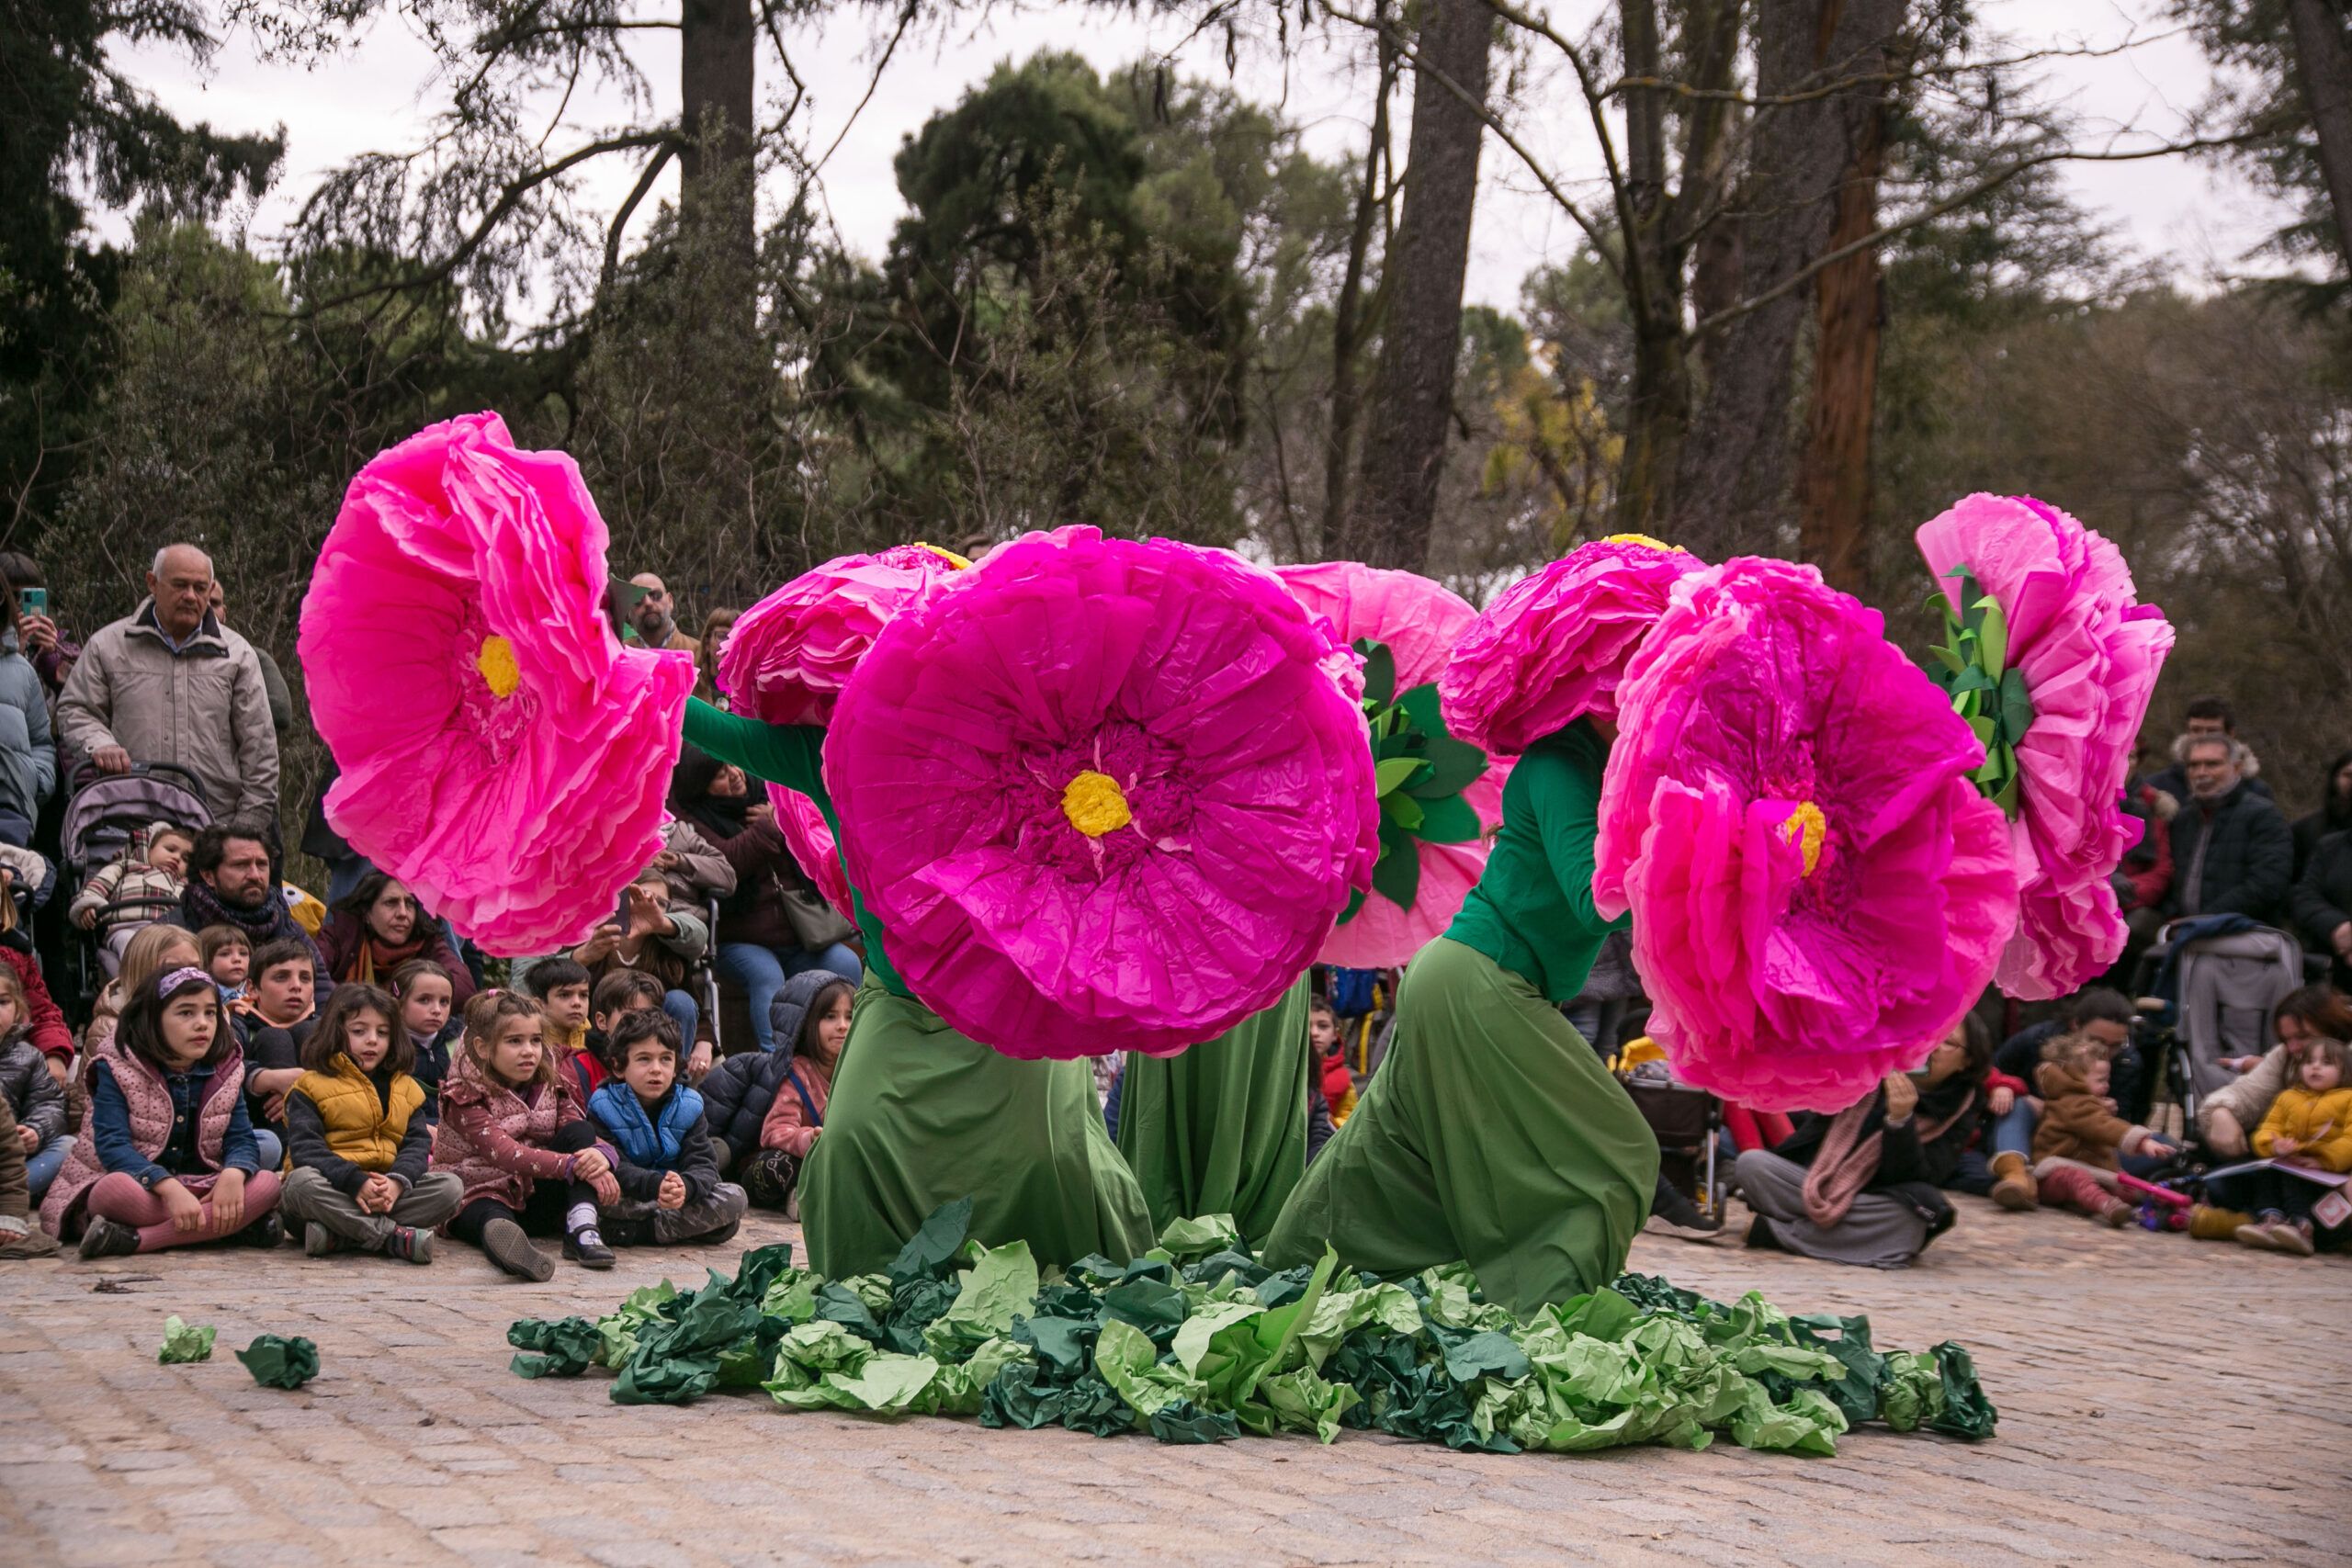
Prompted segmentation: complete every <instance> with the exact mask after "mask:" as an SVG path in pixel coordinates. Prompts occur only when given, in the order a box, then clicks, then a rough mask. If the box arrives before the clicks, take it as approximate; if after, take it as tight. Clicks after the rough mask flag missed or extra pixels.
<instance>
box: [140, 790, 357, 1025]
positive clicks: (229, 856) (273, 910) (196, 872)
mask: <svg viewBox="0 0 2352 1568" xmlns="http://www.w3.org/2000/svg"><path fill="white" fill-rule="evenodd" d="M267 832H268V829H266V828H265V827H263V826H262V824H260V823H259V822H255V821H252V820H249V819H246V818H234V817H232V818H229V819H228V820H226V821H222V822H215V823H214V824H213V825H212V826H211V827H209V828H207V829H204V831H203V832H201V833H198V835H197V836H196V850H195V852H193V853H192V854H190V855H189V856H188V865H187V891H186V892H185V893H183V894H181V895H180V907H179V912H178V913H177V914H174V915H168V916H166V917H164V919H166V920H167V921H168V922H169V923H170V924H172V925H175V926H185V927H187V929H188V930H189V931H202V930H204V928H205V927H207V926H221V925H227V926H235V927H236V928H237V929H238V930H240V931H243V932H244V933H245V934H246V935H247V936H249V937H251V938H252V939H253V944H254V952H256V953H258V952H260V951H261V950H262V948H263V947H264V946H266V944H268V943H270V942H277V941H281V940H284V939H288V938H291V939H293V940H295V941H299V942H301V943H302V945H303V946H305V947H307V948H309V949H310V950H311V968H312V969H313V971H315V973H316V975H317V987H318V988H317V991H316V992H315V993H314V998H313V999H314V1000H315V1002H316V1003H317V1005H319V1006H321V1007H323V1006H325V1005H326V998H327V996H328V994H329V993H331V992H332V991H333V990H334V976H331V975H329V974H328V972H327V964H326V960H325V959H324V958H323V957H322V956H321V955H320V953H319V944H318V943H317V942H312V941H311V933H310V932H308V931H304V930H303V929H302V928H301V926H300V924H299V923H298V922H297V921H296V920H295V919H294V915H293V911H291V910H290V909H288V908H287V907H286V900H285V899H284V898H283V897H279V895H278V891H277V878H275V877H274V876H272V875H271V874H270V865H269V841H268V839H267V837H266V835H267Z"/></svg>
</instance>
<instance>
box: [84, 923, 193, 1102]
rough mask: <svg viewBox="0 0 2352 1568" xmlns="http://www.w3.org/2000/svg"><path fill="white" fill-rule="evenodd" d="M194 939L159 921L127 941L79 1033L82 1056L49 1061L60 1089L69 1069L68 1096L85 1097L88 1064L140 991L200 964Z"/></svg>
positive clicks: (182, 931)
mask: <svg viewBox="0 0 2352 1568" xmlns="http://www.w3.org/2000/svg"><path fill="white" fill-rule="evenodd" d="M202 962H203V961H202V960H201V959H200V958H199V957H198V950H197V945H196V938H195V936H194V935H193V934H192V933H190V932H189V931H187V929H186V928H185V927H181V926H169V925H164V924H163V923H162V922H160V921H158V922H157V923H156V924H154V925H152V926H149V927H148V928H147V929H146V930H145V931H141V932H140V933H139V934H138V935H137V936H135V937H132V938H131V939H130V946H128V947H126V948H124V949H123V950H122V970H121V972H120V973H119V974H118V975H116V976H115V977H114V978H113V979H111V980H109V981H107V983H106V985H105V986H104V987H101V988H100V990H99V991H98V1000H97V1005H96V1007H95V1008H93V1009H92V1010H91V1013H90V1026H89V1027H88V1028H87V1029H85V1030H84V1031H83V1032H82V1050H81V1054H80V1055H78V1056H76V1057H74V1058H71V1059H69V1060H68V1061H66V1062H63V1063H61V1062H60V1061H59V1060H58V1059H57V1057H56V1056H54V1055H51V1057H50V1072H51V1074H52V1075H55V1076H56V1077H58V1082H59V1087H61V1088H64V1087H65V1085H66V1082H67V1077H66V1074H65V1072H64V1071H63V1070H62V1069H65V1068H70V1069H71V1071H72V1074H73V1076H74V1088H72V1089H67V1093H69V1094H79V1095H81V1096H83V1097H85V1098H86V1097H87V1095H88V1094H89V1089H90V1086H89V1071H90V1064H91V1063H92V1062H94V1061H96V1059H97V1057H98V1054H99V1053H100V1052H101V1051H102V1050H103V1049H104V1048H105V1046H106V1043H107V1041H109V1040H112V1039H113V1038H114V1031H115V1025H116V1024H118V1023H119V1022H120V1021H121V1020H122V1010H123V1009H124V1008H126V1007H128V1006H130V998H132V997H134V996H136V995H138V994H139V987H141V986H143V985H145V984H146V983H147V982H148V981H150V980H152V979H153V978H154V977H155V976H158V975H161V974H163V973H164V971H165V970H167V969H179V968H183V967H187V966H189V965H195V964H201V963H202Z"/></svg>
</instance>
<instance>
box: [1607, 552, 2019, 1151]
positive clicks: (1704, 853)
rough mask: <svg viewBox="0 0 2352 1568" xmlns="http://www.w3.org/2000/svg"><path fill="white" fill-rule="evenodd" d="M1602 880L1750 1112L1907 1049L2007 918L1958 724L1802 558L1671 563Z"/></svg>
mask: <svg viewBox="0 0 2352 1568" xmlns="http://www.w3.org/2000/svg"><path fill="white" fill-rule="evenodd" d="M1618 724H1619V727H1620V733H1619V736H1618V739H1617V742H1616V744H1615V746H1614V748H1613V749H1612V750H1611V756H1610V760H1609V769H1608V773H1607V775H1606V777H1605V780H1604V783H1603V785H1602V789H1601V800H1600V837H1599V840H1598V843H1597V845H1596V861H1597V865H1596V869H1595V872H1594V875H1593V883H1592V891H1593V901H1594V903H1595V904H1597V905H1598V906H1599V907H1600V909H1601V910H1602V912H1603V913H1605V914H1610V915H1615V914H1618V913H1621V912H1623V910H1624V909H1626V908H1629V907H1630V908H1632V909H1633V912H1634V964H1635V967H1636V968H1637V969H1639V971H1640V973H1641V976H1642V980H1643V983H1644V985H1645V988H1646V989H1647V990H1648V992H1649V995H1650V998H1651V1000H1652V1002H1653V1003H1654V1004H1655V1005H1656V1011H1654V1012H1653V1013H1652V1014H1651V1017H1650V1031H1651V1033H1652V1034H1653V1035H1654V1036H1655V1037H1656V1038H1657V1042H1658V1043H1659V1044H1660V1045H1662V1046H1663V1047H1664V1048H1665V1049H1666V1052H1667V1054H1668V1055H1669V1056H1670V1057H1671V1058H1672V1059H1673V1061H1674V1064H1675V1068H1676V1070H1677V1071H1678V1072H1679V1073H1680V1074H1681V1075H1682V1076H1683V1077H1686V1078H1688V1079H1690V1080H1691V1082H1693V1083H1695V1084H1699V1085H1701V1086H1702V1087H1704V1088H1706V1089H1713V1091H1714V1092H1716V1093H1717V1094H1721V1095H1724V1096H1725V1097H1727V1098H1730V1099H1735V1100H1739V1101H1741V1102H1742V1103H1744V1104H1747V1105H1750V1106H1753V1107H1755V1108H1756V1109H1758V1110H1764V1111H1784V1110H1794V1109H1798V1108H1809V1109H1814V1110H1823V1111H1835V1110H1839V1109H1842V1108H1843V1107H1845V1106H1847V1105H1849V1104H1851V1103H1853V1102H1854V1101H1855V1100H1858V1099H1860V1096H1861V1095H1862V1094H1863V1093H1864V1092H1866V1091H1867V1090H1868V1089H1870V1087H1871V1085H1872V1084H1874V1083H1876V1082H1877V1081H1878V1080H1879V1078H1881V1077H1883V1076H1884V1075H1885V1074H1887V1073H1889V1072H1892V1071H1896V1070H1907V1069H1910V1068H1913V1067H1916V1066H1918V1065H1919V1063H1920V1062H1921V1061H1922V1060H1924V1059H1925V1058H1926V1056H1927V1055H1928V1052H1929V1051H1931V1050H1932V1049H1934V1047H1935V1045H1936V1043H1937V1042H1938V1041H1939V1040H1941V1039H1942V1038H1943V1037H1944V1036H1945V1035H1946V1034H1947V1033H1949V1032H1951V1027H1952V1025H1953V1023H1954V1022H1956V1021H1958V1020H1959V1018H1960V1015H1961V1014H1962V1012H1963V1011H1965V1010H1967V1009H1968V1007H1969V1006H1970V1005H1971V1004H1972V1003H1973V1002H1974V1001H1975V1000H1976V998H1977V997H1978V995H1979V994H1980V993H1981V992H1982V991H1983V990H1984V988H1985V980H1986V978H1987V977H1988V976H1990V975H1991V974H1992V970H1993V963H1994V959H1995V958H1996V956H1997V954H1998V953H1999V952H2000V947H2001V943H2002V942H2004V941H2005V940H2006V939H2007V935H2008V931H2009V928H2010V927H2011V926H2012V925H2013V924H2014V923H2015V921H2016V919H2017V887H2016V882H2015V880H2014V878H2013V876H2012V874H2011V872H2010V869H2009V854H2008V835H2007V829H2006V825H2005V824H2004V823H2003V822H2002V820H2001V813H2000V810H1999V808H1998V807H1996V806H1994V805H1993V804H1992V802H1990V801H1988V800H1986V799H1985V797H1984V796H1983V795H1981V794H1979V793H1978V792H1977V790H1976V789H1975V787H1974V786H1973V784H1970V783H1969V781H1968V775H1969V773H1971V772H1973V770H1974V769H1975V768H1976V767H1977V766H1978V764H1979V763H1981V762H1982V761H1983V760H1984V748H1983V747H1982V746H1980V745H1979V744H1978V743H1977V741H1976V738H1975V736H1974V734H1973V732H1972V731H1971V730H1970V728H1969V727H1968V725H1967V724H1966V723H1965V722H1963V721H1962V719H1961V718H1960V717H1959V716H1956V715H1955V714H1954V713H1953V712H1952V711H1951V704H1950V703H1949V702H1948V701H1947V700H1946V699H1945V697H1944V696H1943V694H1941V693H1939V691H1937V689H1936V687H1935V685H1934V683H1933V682H1930V681H1929V680H1928V677H1927V676H1926V675H1925V674H1923V673H1922V672H1921V671H1919V670H1918V669H1917V667H1916V666H1915V665H1913V664H1912V663H1911V662H1910V661H1909V660H1906V659H1905V658H1904V657H1903V656H1902V654H1901V653H1899V652H1897V651H1896V650H1895V649H1894V647H1893V646H1891V645H1890V644H1889V643H1888V642H1887V641H1886V638H1885V637H1884V635H1883V624H1882V622H1881V620H1880V617H1879V615H1878V613H1877V612H1876V611H1874V610H1869V609H1865V608H1864V607H1863V606H1862V605H1861V604H1859V603H1857V602H1856V601H1855V600H1853V599H1851V598H1849V597H1848V596H1847V595H1846V594H1843V593H1839V592H1836V591H1835V590H1833V589H1831V588H1829V587H1828V586H1826V584H1825V583H1823V581H1821V574H1820V573H1819V572H1818V571H1816V570H1814V569H1813V568H1811V567H1800V566H1792V565H1790V564H1789V563H1788V562H1786V561H1774V560H1761V559H1756V558H1742V559H1738V560H1733V561H1727V562H1725V563H1724V565H1722V566H1720V567H1717V568H1715V569H1714V570H1712V571H1709V572H1707V573H1705V574H1703V575H1701V576H1697V577H1692V578H1691V579H1688V580H1686V581H1683V582H1680V583H1679V584H1677V585H1676V587H1675V590H1674V595H1673V602H1672V604H1670V605H1669V607H1668V610H1667V613H1666V614H1665V615H1664V616H1662V617H1661V618H1660V619H1659V621H1658V623H1657V629H1656V630H1654V631H1653V632H1652V633H1651V634H1650V636H1649V637H1648V639H1647V640H1646V641H1645V643H1644V644H1643V646H1642V649H1641V651H1640V652H1639V653H1637V654H1636V655H1635V656H1634V661H1633V664H1632V667H1631V668H1630V669H1629V670H1628V671H1627V672H1626V680H1625V684H1624V686H1623V689H1622V690H1621V693H1620V711H1619V716H1618Z"/></svg>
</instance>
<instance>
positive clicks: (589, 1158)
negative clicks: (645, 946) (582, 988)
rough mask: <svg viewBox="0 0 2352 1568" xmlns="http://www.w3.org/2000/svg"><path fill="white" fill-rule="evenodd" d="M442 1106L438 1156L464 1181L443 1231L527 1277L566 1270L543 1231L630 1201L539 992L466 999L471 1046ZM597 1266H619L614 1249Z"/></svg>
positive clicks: (575, 1224)
mask: <svg viewBox="0 0 2352 1568" xmlns="http://www.w3.org/2000/svg"><path fill="white" fill-rule="evenodd" d="M441 1112H442V1114H441V1135H440V1139H439V1141H438V1145H437V1146H436V1147H435V1151H434V1153H435V1164H436V1165H439V1166H441V1167H443V1168H447V1169H449V1170H452V1171H455V1172H456V1173H457V1175H458V1179H459V1180H460V1182H462V1183H463V1191H462V1192H461V1193H460V1206H459V1208H458V1213H456V1214H455V1215H454V1216H452V1217H451V1218H450V1219H449V1220H448V1221H447V1223H446V1224H443V1225H442V1227H441V1231H442V1234H443V1235H448V1236H452V1237H454V1238H456V1239H457V1240H458V1241H464V1242H470V1243H472V1244H473V1245H475V1246H477V1247H481V1249H482V1251H483V1252H484V1253H485V1254H486V1255H488V1257H489V1258H490V1260H491V1261H492V1262H493V1263H495V1264H497V1265H498V1266H499V1268H501V1269H504V1270H505V1271H506V1272H507V1273H509V1274H511V1275H514V1276H515V1278H517V1279H522V1280H540V1281H544V1280H548V1279H550V1278H552V1277H553V1276H554V1274H555V1261H554V1259H552V1258H549V1257H548V1255H547V1254H546V1253H544V1252H541V1251H540V1250H539V1249H538V1248H537V1247H534V1246H532V1245H531V1241H530V1238H531V1237H532V1236H533V1235H565V1236H569V1235H571V1233H572V1232H573V1231H576V1230H584V1229H585V1230H593V1229H594V1226H595V1224H596V1204H597V1203H598V1202H600V1201H601V1202H606V1203H618V1202H619V1201H621V1189H620V1183H619V1182H618V1181H616V1180H615V1179H614V1177H613V1166H612V1154H611V1151H610V1150H609V1149H608V1148H605V1147H604V1146H601V1145H599V1144H598V1143H597V1140H596V1129H595V1127H594V1124H593V1123H591V1122H589V1121H588V1120H587V1112H588V1107H587V1102H586V1101H585V1100H582V1098H581V1094H580V1089H579V1085H578V1080H577V1079H575V1078H574V1077H572V1075H571V1073H569V1072H567V1071H565V1070H563V1069H562V1068H561V1067H559V1066H557V1065H556V1054H555V1052H554V1051H553V1050H552V1049H550V1048H549V1046H548V1043H547V1014H546V1011H545V1010H543V1009H542V1008H541V1007H540V1006H539V1004H538V1003H537V1001H535V1000H534V999H532V998H529V997H526V996H523V995H521V994H520V993H518V992H515V991H485V992H483V993H482V994H481V995H480V996H478V997H476V998H474V999H473V1000H472V1001H470V1002H469V1003H467V1004H466V1032H465V1042H464V1044H463V1046H462V1047H461V1048H460V1049H459V1050H458V1053H457V1057H456V1059H455V1060H454V1061H452V1062H451V1063H450V1064H449V1076H448V1077H447V1078H446V1079H444V1080H443V1081H442V1086H441ZM576 1250H577V1249H576V1248H575V1251H576ZM598 1250H599V1251H602V1250H603V1248H602V1247H601V1246H600V1247H599V1248H598ZM582 1261H586V1259H585V1258H583V1259H582ZM591 1266H592V1267H603V1268H610V1267H611V1266H612V1258H611V1254H610V1253H605V1261H604V1262H603V1263H602V1264H592V1265H591Z"/></svg>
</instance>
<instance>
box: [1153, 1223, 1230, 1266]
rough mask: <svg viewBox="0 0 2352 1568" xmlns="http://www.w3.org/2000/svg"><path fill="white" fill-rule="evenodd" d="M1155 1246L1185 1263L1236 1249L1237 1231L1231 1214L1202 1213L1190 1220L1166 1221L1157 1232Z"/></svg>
mask: <svg viewBox="0 0 2352 1568" xmlns="http://www.w3.org/2000/svg"><path fill="white" fill-rule="evenodd" d="M1159 1245H1160V1246H1161V1247H1163V1248H1165V1249H1166V1250H1167V1252H1168V1253H1169V1254H1170V1256H1171V1257H1173V1258H1177V1259H1178V1260H1179V1261H1182V1262H1189V1261H1190V1260H1192V1259H1193V1258H1205V1257H1207V1256H1208V1255H1209V1254H1210V1253H1212V1252H1224V1251H1227V1250H1228V1249H1230V1248H1233V1247H1239V1246H1240V1245H1241V1231H1240V1228H1239V1227H1238V1226H1237V1225H1236V1224H1234V1223H1233V1216H1232V1215H1231V1214H1203V1215H1200V1216H1199V1217H1197V1218H1194V1219H1189V1220H1170V1221H1169V1222H1168V1225H1167V1228H1166V1229H1164V1230H1162V1231H1161V1232H1160V1233H1159Z"/></svg>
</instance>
